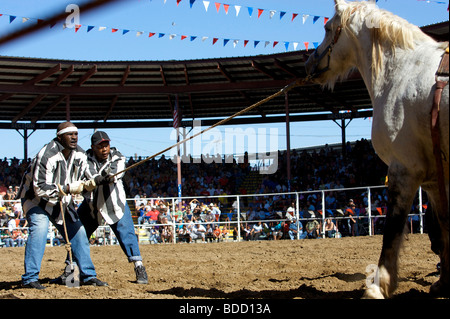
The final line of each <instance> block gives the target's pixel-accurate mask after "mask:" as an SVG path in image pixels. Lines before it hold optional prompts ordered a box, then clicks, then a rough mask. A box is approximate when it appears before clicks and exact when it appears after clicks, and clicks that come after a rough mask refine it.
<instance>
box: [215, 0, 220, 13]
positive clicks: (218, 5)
mask: <svg viewBox="0 0 450 319" xmlns="http://www.w3.org/2000/svg"><path fill="white" fill-rule="evenodd" d="M215 4H216V10H217V13H219V9H220V3H218V2H215Z"/></svg>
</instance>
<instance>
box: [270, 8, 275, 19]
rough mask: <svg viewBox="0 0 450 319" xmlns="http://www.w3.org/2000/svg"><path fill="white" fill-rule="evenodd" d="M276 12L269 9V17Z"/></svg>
mask: <svg viewBox="0 0 450 319" xmlns="http://www.w3.org/2000/svg"><path fill="white" fill-rule="evenodd" d="M276 12H277V11H276V10H270V11H269V17H270V19H272V18H273V16H274V15H275V13H276Z"/></svg>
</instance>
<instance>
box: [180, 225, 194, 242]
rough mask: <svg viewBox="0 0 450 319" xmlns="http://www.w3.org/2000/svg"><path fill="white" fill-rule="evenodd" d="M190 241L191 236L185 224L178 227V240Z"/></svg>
mask: <svg viewBox="0 0 450 319" xmlns="http://www.w3.org/2000/svg"><path fill="white" fill-rule="evenodd" d="M190 241H191V236H190V235H189V231H188V229H187V227H186V225H183V226H182V227H181V228H179V229H178V242H181V243H189V242H190Z"/></svg>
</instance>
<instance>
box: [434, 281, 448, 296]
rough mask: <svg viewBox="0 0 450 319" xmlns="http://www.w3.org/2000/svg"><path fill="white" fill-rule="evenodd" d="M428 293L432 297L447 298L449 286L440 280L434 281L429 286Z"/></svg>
mask: <svg viewBox="0 0 450 319" xmlns="http://www.w3.org/2000/svg"><path fill="white" fill-rule="evenodd" d="M430 295H431V296H432V297H434V298H449V297H450V287H449V285H448V284H447V285H446V284H443V283H442V282H441V280H438V281H436V282H435V283H434V284H432V285H431V287H430Z"/></svg>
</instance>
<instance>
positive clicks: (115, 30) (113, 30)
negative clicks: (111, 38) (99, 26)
mask: <svg viewBox="0 0 450 319" xmlns="http://www.w3.org/2000/svg"><path fill="white" fill-rule="evenodd" d="M111 31H112V32H113V33H114V32H117V31H119V29H112V30H111Z"/></svg>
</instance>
